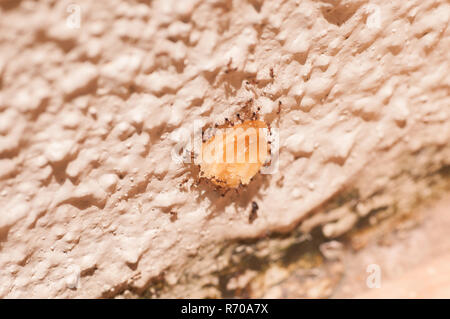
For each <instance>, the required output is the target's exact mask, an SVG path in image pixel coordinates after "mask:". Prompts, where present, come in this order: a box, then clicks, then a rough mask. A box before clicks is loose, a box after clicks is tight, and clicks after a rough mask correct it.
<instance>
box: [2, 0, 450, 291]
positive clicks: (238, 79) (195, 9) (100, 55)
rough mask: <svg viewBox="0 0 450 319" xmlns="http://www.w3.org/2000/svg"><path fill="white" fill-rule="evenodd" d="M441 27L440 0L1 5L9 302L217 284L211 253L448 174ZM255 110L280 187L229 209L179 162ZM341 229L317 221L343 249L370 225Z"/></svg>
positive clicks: (449, 42)
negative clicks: (420, 178)
mask: <svg viewBox="0 0 450 319" xmlns="http://www.w3.org/2000/svg"><path fill="white" fill-rule="evenodd" d="M449 16H450V4H449V2H448V1H445V0H428V1H423V0H411V1H403V0H395V1H384V0H379V1H367V0H341V1H339V0H333V1H327V0H323V1H319V0H315V1H313V0H298V1H294V0H292V1H290V0H285V1H282V0H270V1H269V0H268V1H262V0H233V1H231V0H228V1H227V0H223V1H222V0H209V1H207V0H205V1H190V0H189V1H188V0H160V1H125V0H103V1H89V0H74V1H52V0H46V1H36V2H35V1H18V0H15V1H11V0H6V1H5V0H0V90H1V91H0V207H2V208H1V212H0V283H1V284H0V297H10V298H14V297H102V296H103V297H113V296H116V295H118V294H122V293H123V292H124V291H126V290H129V291H134V292H136V293H142V292H144V291H146V290H148V288H150V287H151V286H152V284H153V282H154V280H155V278H161V277H162V276H163V277H164V280H165V284H166V285H168V286H173V287H176V286H177V285H183V282H186V284H191V285H192V281H194V284H193V286H198V287H200V286H202V285H206V284H211V282H214V279H213V276H212V275H211V277H208V276H210V274H212V273H214V272H215V271H217V270H218V269H220V268H221V267H222V266H221V265H219V261H218V260H217V256H216V255H214V254H213V253H208V249H207V248H205V247H215V248H220V247H222V246H224V245H226V243H227V242H230V241H233V240H236V239H245V238H257V237H260V236H264V235H267V234H270V233H272V232H283V231H290V230H291V229H293V228H294V227H296V226H297V225H298V224H299V223H301V222H302V221H303V220H305V218H306V217H307V216H308V217H311V214H310V212H311V211H312V210H313V209H315V208H317V207H320V206H321V205H322V204H323V203H325V202H326V201H327V200H328V199H330V198H331V197H332V196H334V195H335V194H338V193H340V192H341V191H343V190H344V189H348V187H351V186H352V185H357V186H358V187H359V196H360V197H361V198H362V199H364V198H370V197H371V196H372V195H373V194H377V193H380V191H382V190H383V189H389V187H390V185H391V184H390V180H391V177H392V176H393V175H395V174H397V173H399V172H402V170H413V169H414V167H416V166H417V167H420V168H421V169H424V167H425V168H426V169H429V170H430V172H432V171H434V170H436V169H438V168H439V167H442V166H445V165H449V164H450V160H449V156H448V155H449V151H448V150H449V143H448V141H449V139H450V124H449V122H450V119H449V117H450V94H449V93H450V72H449V71H450V30H449V29H448V24H449ZM250 100H251V102H249V101H250ZM244 107H248V108H250V109H251V110H253V111H255V112H256V111H257V109H258V108H259V111H257V112H258V114H259V117H260V119H261V120H263V121H265V122H266V123H267V124H270V125H271V127H273V128H276V129H277V130H278V132H279V141H280V148H279V161H278V164H279V166H278V171H276V172H274V173H273V174H266V175H263V174H258V175H256V176H255V178H254V180H253V181H252V182H251V183H250V185H248V186H246V187H241V188H240V189H239V190H238V191H234V190H233V191H230V192H227V193H225V194H224V193H222V192H221V191H218V190H216V189H215V188H214V187H212V185H210V184H208V183H206V182H203V181H201V182H199V181H198V178H197V177H198V176H197V173H198V170H197V169H196V168H195V167H194V166H193V165H187V164H184V163H179V162H176V161H174V160H172V157H173V156H172V150H173V149H174V147H175V146H176V145H178V144H180V143H187V141H188V135H187V134H186V132H191V131H192V126H193V123H194V121H196V120H203V121H204V123H205V125H206V126H214V125H215V124H222V123H224V122H225V119H233V118H235V117H236V114H237V113H239V112H240V110H242V109H243V108H244ZM423 149H427V150H432V151H429V152H421V150H423ZM403 154H412V155H411V157H409V158H410V159H411V158H412V159H413V160H409V161H403V160H402V161H400V159H402V158H403V157H402V155H403ZM429 163H431V164H429ZM405 183H408V181H405ZM222 195H223V196H222ZM253 202H255V203H257V205H258V211H257V216H253V217H252V222H249V215H250V214H251V211H252V203H253ZM319 215H320V214H318V216H319ZM361 215H364V212H361ZM336 216H337V217H335V218H334V219H333V218H328V219H327V218H324V219H320V218H318V219H312V220H311V219H310V220H309V223H311V225H322V224H323V225H325V224H327V225H325V226H326V227H325V226H324V228H323V232H324V234H325V236H327V237H330V238H331V237H335V236H337V235H339V234H340V233H341V232H343V231H345V230H347V229H348V228H351V227H352V226H353V225H354V224H355V222H356V220H357V218H358V217H357V216H358V213H355V212H350V213H347V214H343V215H339V214H337V215H336ZM313 217H314V216H313ZM253 218H254V220H253ZM336 220H338V221H337V222H335V223H329V222H330V221H336ZM308 227H309V226H308V224H307V223H306V224H304V226H303V229H304V230H305V231H307V230H308V229H309V228H308ZM312 227H313V226H311V228H312ZM200 260H202V263H201V264H198V263H197V261H200ZM186 265H189V267H187V266H186ZM187 268H189V269H187ZM186 272H189V273H191V274H198V277H197V279H192V280H191V279H189V280H190V281H191V282H190V283H187V281H189V280H188V279H186V278H184V277H183V276H184V274H185V273H186ZM183 278H184V279H183ZM190 278H195V276H194V277H190ZM199 278H204V279H199ZM183 280H184V281H183ZM186 280H187V281H186ZM185 295H189V293H186V294H185Z"/></svg>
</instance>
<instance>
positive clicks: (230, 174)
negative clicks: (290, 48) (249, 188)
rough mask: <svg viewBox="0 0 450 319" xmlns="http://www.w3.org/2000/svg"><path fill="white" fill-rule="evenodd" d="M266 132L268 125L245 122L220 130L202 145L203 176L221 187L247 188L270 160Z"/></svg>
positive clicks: (260, 122)
mask: <svg viewBox="0 0 450 319" xmlns="http://www.w3.org/2000/svg"><path fill="white" fill-rule="evenodd" d="M263 129H267V125H266V123H264V122H262V121H245V122H243V123H242V124H238V125H235V126H233V127H228V128H223V129H220V130H219V131H218V132H217V133H216V135H215V136H213V137H212V138H211V139H209V140H208V141H206V142H204V143H203V145H202V160H201V163H200V170H201V172H202V175H203V176H204V177H206V178H208V179H210V180H211V181H212V182H213V183H214V184H216V185H219V186H222V187H229V188H236V187H238V186H239V185H240V184H243V185H247V184H248V183H249V182H250V180H251V179H252V177H253V176H255V175H256V174H257V173H258V172H259V170H260V168H261V166H263V165H264V163H265V162H266V160H267V158H268V154H269V146H268V143H267V139H266V134H265V133H264V131H263Z"/></svg>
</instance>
